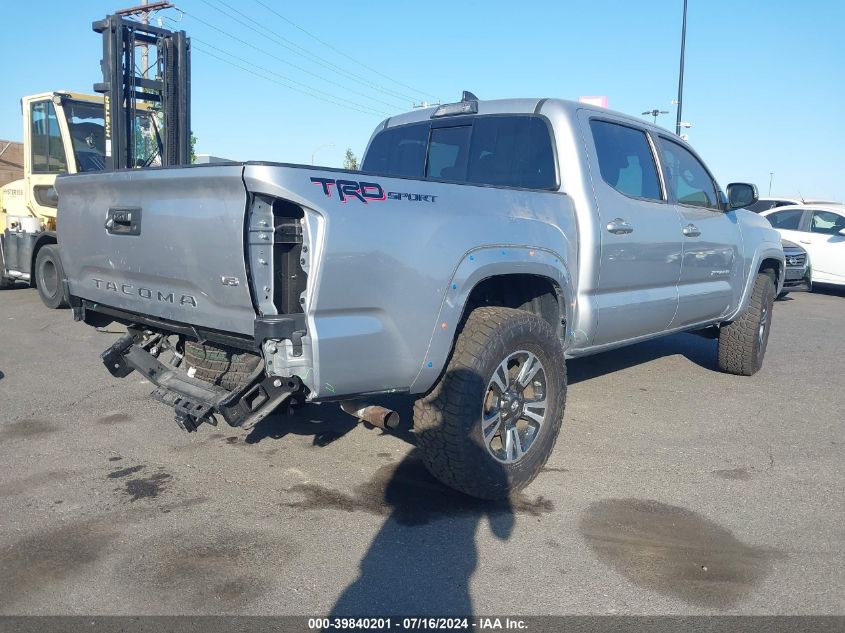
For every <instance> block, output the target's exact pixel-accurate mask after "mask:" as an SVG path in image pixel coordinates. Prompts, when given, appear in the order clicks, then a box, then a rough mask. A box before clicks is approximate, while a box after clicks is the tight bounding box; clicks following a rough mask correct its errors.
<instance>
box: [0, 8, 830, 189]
mask: <svg viewBox="0 0 845 633" xmlns="http://www.w3.org/2000/svg"><path fill="white" fill-rule="evenodd" d="M262 3H263V4H264V5H266V6H269V7H271V8H272V9H273V10H274V11H276V12H277V13H278V14H281V15H282V16H284V17H285V18H287V19H288V20H290V21H292V22H293V23H295V24H296V25H298V26H299V27H301V28H302V29H305V30H306V31H309V32H310V33H311V34H313V35H315V36H317V37H318V38H319V39H320V40H322V41H317V40H315V39H313V38H312V37H310V36H309V35H308V34H306V33H305V32H303V31H302V30H300V29H298V28H296V26H294V25H292V24H291V23H289V22H286V21H284V20H283V19H282V18H281V17H279V16H278V15H276V14H274V13H273V12H272V11H270V10H268V9H267V8H266V6H262ZM130 4H132V0H125V1H123V0H118V1H116V2H115V1H101V0H86V1H85V2H69V1H60V0H42V2H40V3H39V4H38V7H39V11H38V17H37V19H34V18H33V16H32V6H31V5H28V4H26V3H13V2H4V3H3V4H2V9H0V16H2V22H3V23H4V24H7V25H9V24H12V25H16V26H15V28H14V29H6V31H5V32H4V38H3V39H4V48H5V50H6V51H18V54H17V55H16V56H14V57H13V56H12V55H11V54H7V55H6V56H5V61H4V65H3V67H2V68H0V86H2V91H0V138H11V139H20V138H21V134H22V133H21V121H20V109H19V104H18V100H19V98H20V97H21V96H22V95H25V94H33V93H36V92H42V91H47V90H53V89H68V90H77V91H83V92H90V91H91V86H92V84H93V83H94V82H95V81H98V80H99V77H98V74H99V59H100V55H101V40H100V38H99V36H98V35H96V34H95V33H94V32H93V31H92V30H91V22H92V21H93V20H95V19H98V18H101V17H103V16H105V15H106V14H107V13H110V12H112V11H114V10H115V9H118V8H122V7H125V6H127V5H130ZM176 4H177V6H179V7H180V8H181V9H183V10H184V11H185V15H184V17H183V18H182V20H181V23H180V26H181V28H184V29H185V30H186V31H187V32H188V35H189V36H192V37H193V41H194V44H195V51H194V55H193V76H192V80H193V94H192V98H193V109H192V117H193V128H194V131H195V133H196V135H197V137H198V139H199V141H198V146H197V151H198V152H201V153H211V154H216V155H220V156H226V157H230V158H235V159H243V160H246V159H255V160H277V161H286V162H303V163H308V162H310V161H311V154H312V152H313V151H314V150H315V148H318V147H320V146H323V145H326V144H334V147H322V148H321V149H320V150H319V152H318V153H317V162H318V163H322V164H327V165H333V166H339V165H340V163H341V161H342V159H343V153H344V151H345V149H346V148H347V147H351V148H352V149H353V151H354V152H355V153H356V154H357V155H358V156H359V157H360V155H361V153H362V152H363V150H364V148H365V146H366V143H367V140H368V139H369V136H370V133H371V131H372V129H373V127H374V126H375V125H376V124H377V123H378V122H379V121H380V120H381V119H382V118H384V116H383V115H382V114H377V113H364V112H360V111H358V110H356V109H353V108H356V107H361V106H363V109H365V110H367V111H369V110H375V111H377V112H383V113H388V114H395V113H398V112H401V111H404V110H407V109H410V106H411V103H412V101H413V100H416V101H421V100H423V99H427V100H429V101H431V100H436V99H440V100H442V101H443V102H448V101H456V100H458V99H459V98H460V94H461V90H464V89H468V90H471V91H473V92H474V93H476V94H477V95H478V96H479V97H480V98H482V99H484V98H502V97H520V96H537V97H562V98H569V99H577V98H578V96H579V95H607V96H608V97H609V100H610V107H611V108H613V109H615V110H621V111H623V112H626V113H629V114H636V115H639V113H640V112H642V111H644V110H648V109H651V108H660V109H663V110H669V111H670V114H667V115H663V117H661V119H660V121H659V122H662V123H663V124H664V125H666V126H667V127H670V128H673V127H674V117H675V110H674V106H673V105H671V100H672V99H673V98H674V97H675V96H676V92H677V80H678V52H679V50H678V49H679V45H680V41H679V40H680V24H681V12H682V0H653V1H652V2H650V3H648V2H629V1H623V0H591V1H590V2H566V1H562V0H558V1H556V2H530V1H529V2H520V3H517V2H513V1H509V2H499V1H486V2H474V1H472V0H451V1H449V2H445V1H442V0H427V1H426V2H424V3H420V2H413V3H412V2H400V1H394V2H365V3H357V2H356V3H353V2H340V1H334V0H325V1H323V2H320V3H315V2H278V1H274V0H178V1H177V2H176ZM226 7H229V8H230V9H229V11H230V16H234V17H227V15H225V14H224V13H222V12H221V11H220V10H218V9H222V10H223V11H226V10H227V8H226ZM231 9H234V10H235V11H236V12H237V13H232V12H231ZM162 15H167V16H169V17H171V18H178V16H179V14H178V13H177V12H175V11H172V10H171V11H167V12H166V13H163V14H162ZM235 18H236V19H235ZM237 20H240V22H241V23H238V21H237ZM251 20H252V21H251ZM165 26H172V23H171V22H165ZM213 27H217V29H220V30H216V29H215V28H213ZM248 27H252V28H248ZM221 31H222V32H221ZM844 31H845V2H842V1H841V0H806V1H804V2H791V1H787V0H768V1H765V0H733V1H729V0H689V14H688V27H687V59H686V73H685V90H684V119H685V120H686V121H690V122H691V123H692V124H693V127H692V129H691V130H689V131H688V132H689V135H690V142H691V143H692V144H693V146H694V147H695V148H696V149H697V150H698V151H699V153H700V154H701V155H702V156H703V157H704V159H705V160H706V162H707V163H708V164H709V165H710V167H711V168H712V169H713V171H714V172H715V174H716V177H717V178H718V179H719V182H720V183H721V184H722V186H724V185H726V184H727V183H728V182H730V181H733V180H746V181H752V182H755V183H756V184H757V185H758V187H759V188H760V192H761V194H763V195H765V194H766V193H767V192H768V185H769V172H774V177H773V187H772V194H773V195H795V194H798V193H799V192H800V193H801V194H803V195H804V196H805V197H808V198H809V197H824V198H835V199H839V200H843V201H845V150H843V146H845V116H843V115H845V37H843V32H844ZM230 36H231V37H230ZM200 42H204V43H205V44H202V43H200ZM324 43H328V44H329V45H330V46H331V47H334V48H335V49H338V50H340V51H343V53H344V54H339V53H338V52H337V51H336V50H334V49H333V48H331V47H329V46H326V45H325V44H324ZM210 47H214V49H217V50H214V49H212V48H210ZM200 49H205V50H206V51H210V52H212V53H214V54H215V55H218V56H219V57H224V58H227V59H230V60H231V61H233V63H235V64H237V65H239V66H242V67H243V68H248V69H250V70H252V71H253V72H256V73H259V74H264V75H265V76H267V72H266V71H264V70H259V69H257V68H256V67H255V66H254V65H257V66H260V67H263V68H264V69H267V70H269V71H271V72H272V73H275V74H274V75H269V76H270V77H272V78H273V79H274V80H275V82H274V81H268V80H266V79H262V78H259V77H257V76H255V75H254V74H250V73H249V72H246V71H245V70H243V69H242V68H236V67H233V66H231V65H228V64H226V63H223V62H221V61H219V60H218V59H215V58H214V57H211V56H210V55H209V54H208V53H207V52H206V53H204V52H202V51H201V50H200ZM291 49H293V50H291ZM294 50H296V51H300V53H301V54H296V53H294V52H293V51H294ZM219 51H226V53H231V54H234V55H237V56H238V57H239V58H241V59H240V60H232V58H231V57H227V55H225V54H223V53H220V52H219ZM312 54H314V55H317V56H318V57H319V58H320V59H315V57H314V56H313V55H312ZM350 57H351V58H354V60H355V61H352V60H351V59H349V58H350ZM357 62H362V63H363V64H360V63H357ZM282 77H284V79H283V78H282ZM386 77H389V78H391V79H388V78H386ZM291 80H292V81H295V82H298V83H297V84H296V85H297V86H301V87H303V89H304V90H307V91H312V93H313V94H317V93H316V92H313V91H319V96H321V97H323V98H326V99H328V98H332V99H334V100H335V103H330V102H327V101H324V100H320V99H318V98H315V97H314V96H309V95H306V94H303V93H302V92H297V91H294V90H292V89H291V88H290V87H286V86H284V85H281V84H280V83H278V82H282V83H284V82H286V81H291ZM393 80H396V81H393ZM397 81H398V82H401V84H404V85H400V83H397ZM289 85H293V84H289ZM409 87H410V88H409ZM397 93H402V95H404V96H399V95H397ZM327 95H331V97H328V96H327ZM353 104H354V105H353Z"/></svg>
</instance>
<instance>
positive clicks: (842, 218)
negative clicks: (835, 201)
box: [810, 211, 845, 235]
mask: <svg viewBox="0 0 845 633" xmlns="http://www.w3.org/2000/svg"><path fill="white" fill-rule="evenodd" d="M842 229H845V215H839V214H838V213H834V212H833V211H813V219H812V220H811V221H810V231H811V232H813V233H824V234H826V235H839V231H841V230H842Z"/></svg>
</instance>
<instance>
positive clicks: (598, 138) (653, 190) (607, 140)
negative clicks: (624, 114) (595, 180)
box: [590, 120, 662, 200]
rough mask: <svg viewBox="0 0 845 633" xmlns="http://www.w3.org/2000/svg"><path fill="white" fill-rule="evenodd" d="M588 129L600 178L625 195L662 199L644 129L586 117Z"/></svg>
mask: <svg viewBox="0 0 845 633" xmlns="http://www.w3.org/2000/svg"><path fill="white" fill-rule="evenodd" d="M590 129H591V130H592V132H593V141H594V142H595V145H596V156H597V158H598V161H599V170H600V171H601V177H602V180H604V181H605V182H606V183H607V184H608V185H610V186H611V187H613V188H614V189H616V191H618V192H619V193H623V194H625V195H626V196H632V197H634V198H645V199H647V200H662V196H661V194H660V181H659V180H658V177H657V166H656V165H655V164H654V154H652V152H651V145H649V143H648V139H646V135H645V132H643V131H641V130H637V129H634V128H632V127H627V126H625V125H618V124H616V123H609V122H607V121H596V120H593V121H590Z"/></svg>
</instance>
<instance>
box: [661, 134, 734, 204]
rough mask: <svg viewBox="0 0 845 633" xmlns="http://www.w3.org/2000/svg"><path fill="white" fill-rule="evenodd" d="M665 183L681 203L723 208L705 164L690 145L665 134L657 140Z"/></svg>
mask: <svg viewBox="0 0 845 633" xmlns="http://www.w3.org/2000/svg"><path fill="white" fill-rule="evenodd" d="M658 144H659V146H660V152H661V155H662V158H663V165H664V178H665V179H666V187H667V188H668V189H669V191H670V192H671V193H672V194H673V195H674V196H675V200H676V201H677V202H678V204H686V205H690V206H693V207H705V208H708V209H721V207H720V206H719V198H718V196H717V195H716V186H715V184H714V183H713V179H712V178H711V177H710V174H709V173H708V172H707V170H706V169H705V168H704V165H702V164H701V162H700V161H699V160H698V159H697V158H696V157H695V156H693V155H692V154H691V153H690V152H689V151H687V149H685V148H684V147H682V146H681V145H678V144H677V143H674V142H672V141H670V140H668V139H666V138H663V137H662V136H661V137H660V138H659V140H658Z"/></svg>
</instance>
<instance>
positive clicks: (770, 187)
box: [769, 171, 775, 197]
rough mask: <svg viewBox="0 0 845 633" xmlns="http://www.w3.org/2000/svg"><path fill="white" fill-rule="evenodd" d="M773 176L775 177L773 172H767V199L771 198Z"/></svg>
mask: <svg viewBox="0 0 845 633" xmlns="http://www.w3.org/2000/svg"><path fill="white" fill-rule="evenodd" d="M774 175H775V172H773V171H770V172H769V197H771V196H772V176H774Z"/></svg>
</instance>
